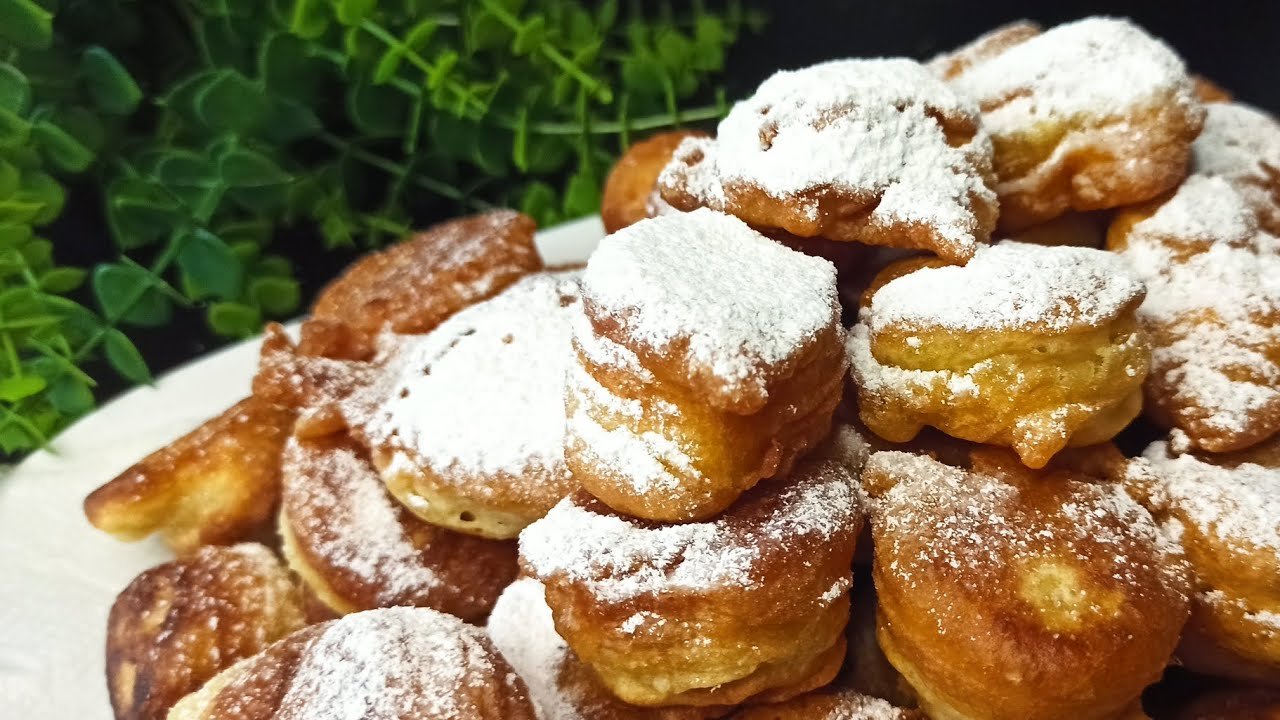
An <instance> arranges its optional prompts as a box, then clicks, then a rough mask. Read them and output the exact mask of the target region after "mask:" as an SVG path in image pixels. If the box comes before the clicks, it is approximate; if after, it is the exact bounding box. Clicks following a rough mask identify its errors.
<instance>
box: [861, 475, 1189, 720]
mask: <svg viewBox="0 0 1280 720" xmlns="http://www.w3.org/2000/svg"><path fill="white" fill-rule="evenodd" d="M985 452H987V453H993V452H1002V453H1003V454H1004V455H1005V459H999V458H991V457H990V456H988V457H986V458H982V459H980V460H979V461H977V462H976V463H975V464H976V465H977V466H978V467H980V468H982V471H979V470H974V471H966V470H963V469H960V468H954V467H950V466H947V465H944V464H942V463H940V462H938V461H936V460H933V459H931V458H928V457H924V456H919V455H910V454H907V453H901V452H882V453H876V454H875V455H872V456H871V459H870V460H869V461H868V463H867V469H866V470H865V473H866V474H867V475H869V476H871V477H872V479H871V480H869V481H868V483H867V484H868V485H869V486H872V487H879V488H887V489H886V490H884V491H883V494H881V495H880V497H879V498H878V501H877V502H876V503H875V505H874V506H873V512H872V528H873V534H874V538H875V545H876V558H875V569H874V575H875V585H876V592H877V593H878V595H879V599H880V615H879V637H880V646H881V648H883V650H884V652H885V654H886V655H887V656H888V658H889V660H890V662H892V663H893V665H894V667H896V668H897V669H898V670H899V671H900V672H901V673H902V674H903V676H905V677H906V679H907V681H908V682H910V683H911V686H912V687H913V688H914V689H915V690H916V692H917V693H918V695H919V697H920V706H921V708H922V709H923V710H924V711H925V712H926V713H927V714H928V715H929V717H931V718H935V719H936V720H952V719H959V718H965V719H975V720H976V719H983V720H1004V719H1006V718H1007V719H1008V720H1014V719H1015V718H1016V719H1019V720H1021V719H1023V718H1037V719H1040V720H1054V719H1055V718H1062V719H1063V720H1066V719H1067V718H1070V719H1072V720H1076V719H1079V718H1116V717H1129V716H1132V714H1133V713H1134V712H1136V709H1135V708H1136V701H1137V699H1138V696H1139V695H1140V694H1141V692H1142V690H1143V688H1144V687H1145V686H1146V685H1148V684H1150V683H1152V682H1154V681H1155V680H1157V679H1158V678H1159V677H1160V675H1161V672H1162V671H1163V670H1164V667H1165V665H1166V664H1167V663H1168V661H1169V658H1170V655H1171V654H1172V652H1173V649H1174V646H1175V645H1176V644H1177V640H1178V635H1179V633H1180V632H1181V630H1182V626H1183V623H1184V622H1185V621H1186V618H1187V613H1188V600H1187V592H1188V589H1189V588H1188V582H1187V579H1186V575H1185V565H1184V562H1183V560H1182V558H1181V556H1180V555H1179V550H1178V548H1177V547H1176V545H1174V544H1173V543H1172V542H1170V541H1169V540H1168V539H1167V538H1165V537H1164V536H1163V535H1162V534H1161V533H1160V532H1159V530H1158V529H1157V527H1156V524H1155V522H1154V521H1153V520H1152V518H1151V516H1150V515H1149V514H1148V513H1147V511H1146V510H1144V509H1142V507H1140V506H1139V505H1138V504H1137V503H1135V502H1134V501H1133V500H1132V499H1130V497H1129V496H1128V495H1127V494H1125V492H1124V491H1123V490H1122V489H1121V486H1120V485H1119V484H1114V483H1099V482H1096V481H1094V480H1093V479H1091V478H1088V477H1087V476H1083V475H1078V474H1074V473H1070V472H1062V471H1055V472H1049V473H1037V472H1035V471H1032V470H1028V469H1027V468H1025V467H1022V466H1021V465H1020V464H1019V463H1018V461H1017V460H1016V458H1014V457H1013V456H1012V455H1011V454H1009V453H1008V451H997V450H988V451H985Z"/></svg>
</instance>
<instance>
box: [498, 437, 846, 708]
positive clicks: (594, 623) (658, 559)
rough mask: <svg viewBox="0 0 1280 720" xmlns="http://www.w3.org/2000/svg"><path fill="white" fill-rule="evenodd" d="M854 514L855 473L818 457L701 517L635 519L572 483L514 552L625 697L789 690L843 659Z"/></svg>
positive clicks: (713, 700)
mask: <svg viewBox="0 0 1280 720" xmlns="http://www.w3.org/2000/svg"><path fill="white" fill-rule="evenodd" d="M861 525H862V520H861V508H860V504H859V503H858V501H857V498H856V494H855V490H854V486H853V479H852V477H851V476H850V475H849V473H848V472H847V471H846V470H845V469H844V468H843V467H842V466H840V465H839V464H837V463H834V462H830V461H819V462H815V463H805V464H802V465H801V466H799V467H798V468H797V469H796V470H795V471H794V472H792V473H791V475H789V476H788V477H787V478H786V479H784V480H780V481H778V482H775V483H768V484H762V485H759V486H757V487H756V488H754V489H752V490H751V491H749V492H748V493H746V494H745V495H743V496H742V497H741V498H740V499H739V500H738V501H737V502H736V503H734V504H733V506H731V507H730V508H729V509H728V510H727V511H725V512H724V513H723V514H721V515H719V516H718V517H716V518H715V519H714V520H711V521H708V522H701V523H685V524H676V525H663V524H657V523H652V522H648V521H644V520H637V519H633V518H629V517H626V516H623V515H620V514H617V513H615V512H612V511H610V510H609V508H608V507H606V506H605V505H604V504H603V503H601V502H600V501H598V500H596V499H594V498H592V497H591V496H590V495H587V494H586V493H585V492H579V493H576V494H574V495H572V496H570V497H569V498H566V499H565V500H564V501H563V502H561V503H560V504H559V505H557V506H556V507H555V509H553V510H552V511H551V512H550V513H549V514H548V515H547V517H546V518H544V519H542V520H540V521H538V522H536V523H534V524H533V525H530V526H529V527H528V528H526V529H525V531H524V533H522V534H521V536H520V558H521V564H522V567H523V568H524V570H525V571H526V572H527V573H529V574H531V575H532V576H534V577H536V578H538V579H540V580H541V581H542V582H543V583H545V585H546V600H547V604H548V605H549V606H550V607H551V612H552V616H553V617H554V618H555V625H556V630H557V631H558V632H559V634H560V635H561V636H562V637H563V638H564V639H565V641H566V643H567V644H568V645H569V647H571V648H572V649H573V651H574V652H575V653H576V654H577V656H578V657H579V658H581V659H582V661H583V662H584V663H586V664H587V665H589V666H590V667H591V668H592V670H593V671H594V672H595V674H596V675H597V676H598V677H599V678H600V680H601V682H603V683H604V685H605V686H607V687H608V688H609V689H610V690H611V691H612V692H613V693H614V694H615V695H617V696H618V697H619V698H621V699H622V700H624V701H626V702H629V703H633V704H637V705H658V706H662V705H695V706H708V705H730V704H735V703H738V702H741V701H743V700H746V699H748V698H751V699H752V700H753V701H770V700H784V699H786V698H789V697H792V696H794V695H796V694H798V693H800V692H803V691H806V690H810V689H813V688H815V687H818V686H821V685H823V684H826V683H827V682H828V681H830V680H831V679H832V678H833V677H834V676H835V675H836V673H837V672H838V670H839V666H840V662H841V660H842V659H843V657H844V651H845V641H844V633H843V631H844V627H845V623H846V621H847V619H848V616H849V594H848V590H849V586H850V583H851V573H850V568H851V565H852V560H853V551H854V547H855V544H856V541H857V537H858V534H859V530H860V529H861Z"/></svg>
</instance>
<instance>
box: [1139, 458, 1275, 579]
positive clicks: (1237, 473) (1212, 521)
mask: <svg viewBox="0 0 1280 720" xmlns="http://www.w3.org/2000/svg"><path fill="white" fill-rule="evenodd" d="M1129 474H1130V476H1131V478H1134V479H1135V480H1138V481H1147V482H1151V481H1154V485H1155V488H1156V489H1157V491H1158V492H1159V493H1161V495H1160V497H1161V501H1162V502H1165V503H1167V504H1168V505H1169V509H1170V510H1171V511H1172V512H1173V514H1174V516H1175V517H1177V518H1178V519H1179V520H1181V521H1182V522H1183V523H1184V524H1188V525H1194V526H1195V527H1196V528H1198V529H1199V530H1200V532H1202V533H1205V534H1208V535H1212V536H1214V537H1217V538H1218V539H1219V540H1221V541H1222V542H1223V543H1225V544H1226V545H1227V546H1229V547H1231V548H1233V549H1236V550H1238V551H1239V552H1244V553H1253V552H1259V551H1261V552H1269V553H1280V470H1278V469H1276V468H1269V467H1264V466H1262V465H1256V464H1254V463H1240V464H1239V465H1236V466H1235V467H1227V466H1223V465H1217V464H1214V463H1212V462H1206V461H1205V460H1202V459H1200V458H1198V457H1196V456H1195V455H1178V456H1172V455H1171V454H1170V452H1169V448H1168V445H1167V443H1165V442H1156V443H1152V445H1151V446H1150V447H1148V448H1147V449H1146V451H1145V452H1144V453H1143V458H1142V459H1141V460H1135V461H1133V462H1132V463H1131V464H1130V467H1129ZM1278 562H1280V561H1278Z"/></svg>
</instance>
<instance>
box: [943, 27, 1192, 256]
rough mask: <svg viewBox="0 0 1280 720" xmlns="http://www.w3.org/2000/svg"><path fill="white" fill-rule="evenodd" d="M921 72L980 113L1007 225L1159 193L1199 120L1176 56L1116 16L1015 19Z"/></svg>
mask: <svg viewBox="0 0 1280 720" xmlns="http://www.w3.org/2000/svg"><path fill="white" fill-rule="evenodd" d="M932 67H934V68H935V70H936V71H938V72H939V73H940V74H941V75H942V76H943V77H946V78H947V79H948V81H949V82H950V83H951V85H952V86H953V87H954V88H955V89H956V91H957V92H960V93H962V94H964V95H967V96H969V97H971V98H973V99H974V100H975V101H976V102H977V103H978V105H979V106H980V107H981V108H982V125H983V127H984V128H985V129H986V130H987V132H989V133H990V134H991V139H992V142H993V144H994V148H995V151H994V166H995V173H996V176H997V178H998V180H997V182H996V184H995V189H996V192H997V193H998V194H999V196H1000V226H1001V228H1002V229H1004V230H1005V231H1009V232H1012V231H1016V230H1020V229H1022V228H1025V227H1029V226H1031V225H1035V224H1037V223H1040V222H1043V221H1045V220H1048V219H1050V218H1052V217H1055V216H1057V215H1060V214H1062V213H1063V212H1065V211H1066V210H1099V209H1104V208H1110V207H1118V206H1121V205H1129V204H1132V203H1136V202H1142V201H1145V200H1149V199H1151V198H1153V197H1155V196H1157V195H1159V194H1160V193H1163V192H1165V191H1166V190H1169V189H1170V188H1172V187H1174V186H1175V185H1177V184H1178V182H1179V181H1180V180H1181V179H1182V178H1183V176H1184V175H1185V174H1186V167H1187V159H1188V155H1189V153H1190V146H1191V141H1192V140H1194V139H1195V137H1196V135H1197V134H1198V133H1199V132H1200V128H1201V125H1202V124H1203V121H1204V109H1203V107H1202V106H1201V104H1200V102H1199V101H1198V100H1197V99H1196V97H1195V91H1194V87H1193V85H1192V83H1191V79H1190V78H1189V77H1188V76H1187V72H1186V69H1185V68H1184V67H1183V64H1182V60H1181V59H1180V58H1179V57H1178V56H1177V55H1176V54H1175V53H1174V52H1173V51H1172V50H1170V49H1169V48H1168V47H1167V46H1166V45H1165V44H1164V43H1162V42H1160V41H1159V40H1157V39H1155V38H1153V37H1151V36H1150V35H1148V34H1147V33H1146V32H1144V31H1143V30H1142V29H1140V28H1138V27H1136V26H1135V25H1133V24H1132V23H1130V22H1129V21H1127V20H1120V19H1114V18H1099V17H1094V18H1086V19H1083V20H1079V21H1076V22H1071V23H1066V24H1064V25H1059V26H1057V27H1055V28H1052V29H1050V30H1048V31H1046V32H1044V33H1039V34H1037V33H1036V32H1035V27H1034V26H1033V25H1030V24H1028V23H1020V24H1018V25H1016V26H1013V27H1006V28H1002V29H1000V30H997V31H995V32H994V33H991V34H989V35H987V36H984V37H982V38H979V39H978V40H977V41H976V42H975V43H974V45H973V46H971V47H969V48H962V49H961V50H960V51H958V52H957V53H956V54H955V55H952V56H944V57H942V58H939V59H937V60H935V61H933V63H932Z"/></svg>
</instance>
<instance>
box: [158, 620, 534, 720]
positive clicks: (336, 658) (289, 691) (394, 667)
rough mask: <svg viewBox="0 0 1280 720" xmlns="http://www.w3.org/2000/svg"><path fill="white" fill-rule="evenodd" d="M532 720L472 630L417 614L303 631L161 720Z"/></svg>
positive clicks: (501, 663) (520, 685)
mask: <svg viewBox="0 0 1280 720" xmlns="http://www.w3.org/2000/svg"><path fill="white" fill-rule="evenodd" d="M356 717H358V718H361V720H417V719H418V718H450V720H454V719H456V720H534V718H535V717H536V715H535V713H534V710H533V706H532V705H531V704H530V703H529V699H528V693H527V691H526V689H525V685H524V682H522V681H521V680H520V678H518V677H517V676H516V674H515V673H514V672H513V671H512V670H511V666H510V665H508V664H507V662H506V661H505V660H503V659H502V657H501V656H500V655H498V653H497V651H495V650H494V649H493V645H492V644H491V643H490V642H489V639H488V637H486V636H485V634H484V631H483V630H481V629H480V628H477V627H474V626H471V625H468V624H466V623H464V622H462V621H461V620H459V619H457V618H455V617H453V616H451V615H445V614H443V613H439V612H436V611H434V610H429V609H427V608H385V609H380V610H369V611H366V612H361V613H355V614H353V615H348V616H346V617H344V618H342V619H340V620H334V621H331V622H327V623H322V624H320V625H312V626H311V627H308V628H305V629H303V630H301V631H299V632H297V633H294V634H293V635H290V636H289V637H287V638H285V639H283V640H281V641H279V642H277V643H276V644H274V645H272V646H271V647H269V648H267V650H266V651H264V652H262V653H261V654H258V655H256V656H254V657H252V658H250V659H248V660H245V661H243V662H240V663H238V664H236V665H233V666H232V667H231V668H229V669H227V670H225V671H223V672H222V673H221V674H219V675H218V676H216V677H215V678H214V679H213V680H210V681H209V682H208V683H207V684H206V685H205V686H204V687H203V688H201V689H200V690H199V691H197V692H195V693H193V694H191V695H189V696H187V697H186V698H184V699H183V700H182V702H180V703H178V704H177V705H176V706H175V707H174V708H173V711H172V712H171V713H169V720H227V719H229V718H235V720H339V719H340V718H356Z"/></svg>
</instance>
